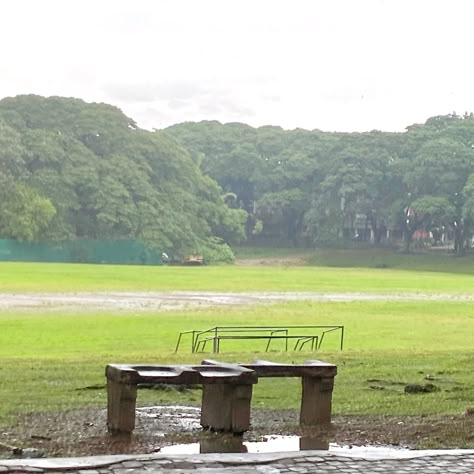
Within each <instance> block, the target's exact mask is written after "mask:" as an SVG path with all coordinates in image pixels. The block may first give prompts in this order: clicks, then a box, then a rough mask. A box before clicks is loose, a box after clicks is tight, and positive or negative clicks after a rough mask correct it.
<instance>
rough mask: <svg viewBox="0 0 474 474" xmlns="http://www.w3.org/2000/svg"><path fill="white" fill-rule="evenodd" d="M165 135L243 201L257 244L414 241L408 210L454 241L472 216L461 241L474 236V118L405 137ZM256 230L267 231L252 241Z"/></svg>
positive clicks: (215, 125) (197, 128)
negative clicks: (471, 185) (473, 182)
mask: <svg viewBox="0 0 474 474" xmlns="http://www.w3.org/2000/svg"><path fill="white" fill-rule="evenodd" d="M167 131H168V132H169V133H170V134H172V135H173V136H175V137H176V139H177V140H178V141H179V142H180V143H181V144H183V146H185V147H186V148H187V149H188V150H189V151H190V153H191V155H192V156H193V157H195V161H196V162H197V163H199V165H200V166H201V168H202V169H203V170H204V171H205V172H206V173H208V174H209V175H210V176H212V177H213V178H214V179H216V180H217V181H218V182H219V184H220V185H221V186H222V187H223V188H224V190H225V191H227V192H232V193H234V194H235V195H236V196H237V198H236V201H235V202H236V206H239V207H241V208H242V209H245V210H246V211H247V212H248V213H249V219H248V221H247V235H248V236H249V237H250V238H251V239H254V242H258V243H262V242H273V243H274V242H279V243H280V244H293V245H310V244H313V243H314V244H321V243H325V244H329V243H332V244H334V243H335V242H338V241H341V240H344V239H348V238H350V237H353V236H354V235H357V234H362V237H363V240H369V239H370V230H371V231H372V238H373V243H375V244H378V243H380V242H382V241H383V239H384V237H385V234H386V230H390V231H391V232H392V234H393V235H398V237H399V238H401V236H402V235H403V234H405V236H406V237H407V235H406V234H407V229H406V222H405V221H406V216H405V215H404V210H405V209H406V208H407V206H411V205H412V203H413V202H416V204H417V206H418V207H420V206H422V207H423V208H424V209H425V208H426V209H425V210H426V211H427V212H423V218H422V219H420V220H418V221H417V222H416V223H415V224H416V225H419V226H420V228H425V227H428V228H429V227H433V226H437V225H440V223H441V222H442V223H443V225H445V230H444V232H446V233H449V234H450V237H451V238H453V235H452V234H453V233H455V232H456V230H455V229H454V228H453V227H452V225H453V222H454V221H455V220H456V219H457V218H459V217H460V216H461V215H464V216H465V221H464V229H463V232H462V236H461V237H462V239H464V241H465V242H467V241H468V239H469V237H470V235H471V230H470V226H468V225H467V216H468V215H470V214H469V213H470V210H469V209H470V208H471V207H472V205H471V204H470V203H471V201H468V200H465V201H464V202H463V201H462V200H461V199H460V197H461V196H462V193H463V188H464V187H465V186H466V183H467V178H468V176H469V175H471V174H473V173H474V148H473V147H474V139H473V138H472V137H473V136H474V117H473V116H472V115H466V116H464V117H460V116H457V115H447V116H440V117H433V118H432V119H429V120H428V121H427V122H426V123H425V124H424V125H413V126H410V127H407V131H406V132H404V133H401V134H395V133H382V132H377V131H373V132H370V133H352V134H347V133H323V132H320V131H318V130H313V131H305V130H292V131H285V130H282V129H281V128H279V127H260V128H257V129H254V128H251V127H249V126H247V125H244V124H235V123H233V124H226V125H222V124H220V123H219V122H201V123H184V124H180V125H175V126H173V127H170V128H169V129H167ZM433 199H435V200H437V204H436V207H437V209H434V208H433V205H435V202H434V201H432V200H433ZM429 200H431V201H432V202H431V204H432V205H428V204H429V203H428V201H429ZM441 208H442V209H441ZM420 209H421V207H420ZM428 210H429V211H430V212H428ZM258 221H261V223H262V225H261V228H262V230H261V232H260V233H254V232H253V229H254V226H255V222H258ZM446 223H449V228H448V226H447V225H446ZM414 230H416V227H414V228H413V229H411V231H410V233H412V232H413V231H414ZM257 234H259V235H257ZM461 237H459V238H458V240H459V239H461ZM454 238H455V237H454Z"/></svg>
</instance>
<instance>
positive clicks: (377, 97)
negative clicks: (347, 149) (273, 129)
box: [0, 0, 474, 131]
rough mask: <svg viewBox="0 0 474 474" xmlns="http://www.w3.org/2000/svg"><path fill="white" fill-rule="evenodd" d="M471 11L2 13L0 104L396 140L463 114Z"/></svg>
mask: <svg viewBox="0 0 474 474" xmlns="http://www.w3.org/2000/svg"><path fill="white" fill-rule="evenodd" d="M473 24H474V2H473V1H472V0H445V1H444V0H443V1H441V0H325V1H323V0H130V1H122V0H14V1H2V2H1V3H0V45H1V55H0V98H1V97H6V96H14V95H17V94H40V95H45V96H50V95H60V96H67V97H78V98H82V99H84V100H86V101H88V102H107V103H110V104H114V105H117V106H118V107H120V108H121V109H122V110H123V111H124V112H125V113H126V114H127V115H128V116H130V117H132V118H133V119H135V120H136V121H137V122H138V124H139V125H140V126H141V127H145V128H153V127H154V128H163V127H166V126H168V125H171V124H173V123H178V122H183V121H188V120H193V121H199V120H220V121H222V122H235V121H239V122H245V123H248V124H250V125H253V126H260V125H268V124H271V125H280V126H282V127H284V128H288V129H292V128H296V127H300V128H306V129H315V128H318V129H321V130H339V131H364V130H372V129H378V130H393V131H399V130H403V129H404V128H405V127H406V126H407V125H410V124H412V123H418V122H424V121H425V120H426V119H427V118H428V117H431V116H433V115H440V114H447V113H451V112H453V111H456V112H457V113H459V114H463V113H464V112H465V111H474V66H473V64H474V54H473V50H474V48H473V46H474V26H473Z"/></svg>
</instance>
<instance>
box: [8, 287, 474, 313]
mask: <svg viewBox="0 0 474 474" xmlns="http://www.w3.org/2000/svg"><path fill="white" fill-rule="evenodd" d="M286 301H342V302H350V301H474V295H473V294H464V295H462V294H459V295H448V294H422V293H414V294H410V293H403V294H381V293H318V292H262V291H260V292H242V293H224V292H212V291H204V292H193V291H172V292H94V293H92V292H88V293H86V292H84V293H34V294H29V293H24V294H12V293H3V294H0V311H4V310H15V311H21V310H25V311H31V310H41V311H45V310H52V311H53V310H61V311H92V310H93V311H97V310H104V311H109V310H113V311H117V310H119V311H154V312H156V311H169V310H183V309H193V308H199V307H210V306H250V305H261V304H273V303H278V302H286Z"/></svg>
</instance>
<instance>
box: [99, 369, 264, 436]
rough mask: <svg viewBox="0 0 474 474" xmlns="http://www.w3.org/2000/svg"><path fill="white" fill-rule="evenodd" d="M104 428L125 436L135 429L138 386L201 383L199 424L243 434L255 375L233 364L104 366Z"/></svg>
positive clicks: (246, 427)
mask: <svg viewBox="0 0 474 474" xmlns="http://www.w3.org/2000/svg"><path fill="white" fill-rule="evenodd" d="M105 375H106V377H107V428H108V431H109V433H111V434H114V435H117V434H125V435H129V434H131V433H132V431H133V430H134V428H135V410H136V400H137V385H138V384H145V383H146V384H158V383H166V384H191V385H197V384H201V385H202V387H203V391H202V404H201V425H202V426H203V428H209V429H213V430H217V431H230V432H233V433H243V432H244V431H247V430H248V429H249V426H250V401H251V399H252V385H253V384H255V383H257V374H256V372H255V371H253V370H252V369H247V368H245V367H240V366H237V365H232V366H230V365H225V366H223V365H220V364H217V365H216V364H206V365H164V366H162V365H117V364H110V365H107V367H106V370H105Z"/></svg>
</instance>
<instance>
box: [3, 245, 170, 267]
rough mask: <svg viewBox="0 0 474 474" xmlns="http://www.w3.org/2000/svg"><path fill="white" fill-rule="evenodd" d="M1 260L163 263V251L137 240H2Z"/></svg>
mask: <svg viewBox="0 0 474 474" xmlns="http://www.w3.org/2000/svg"><path fill="white" fill-rule="evenodd" d="M0 261H10V262H69V263H115V264H125V265H127V264H136V265H161V263H162V261H161V253H160V252H159V251H157V250H153V249H150V248H148V247H146V246H145V245H144V244H142V243H141V242H137V241H134V240H68V241H64V242H18V241H16V240H6V239H4V240H0Z"/></svg>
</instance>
